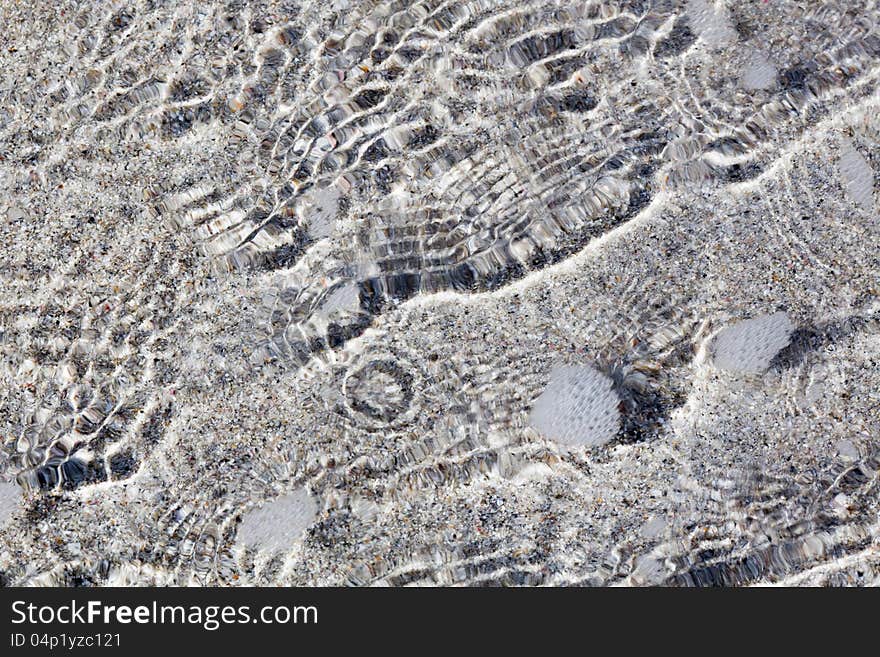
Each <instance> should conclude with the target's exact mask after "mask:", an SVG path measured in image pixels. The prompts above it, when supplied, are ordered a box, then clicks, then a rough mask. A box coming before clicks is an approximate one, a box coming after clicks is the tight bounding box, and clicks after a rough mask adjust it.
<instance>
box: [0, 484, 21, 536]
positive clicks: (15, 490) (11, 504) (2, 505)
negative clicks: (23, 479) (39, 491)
mask: <svg viewBox="0 0 880 657" xmlns="http://www.w3.org/2000/svg"><path fill="white" fill-rule="evenodd" d="M21 493H22V490H21V486H19V485H18V484H15V483H10V482H5V481H0V525H3V524H4V523H6V521H7V520H9V518H10V516H11V515H12V514H13V513H14V512H15V510H16V509H17V508H18V505H19V502H20V501H21Z"/></svg>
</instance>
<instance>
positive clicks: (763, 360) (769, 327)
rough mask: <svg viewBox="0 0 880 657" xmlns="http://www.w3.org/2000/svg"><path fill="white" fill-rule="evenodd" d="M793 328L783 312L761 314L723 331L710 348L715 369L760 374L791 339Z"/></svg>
mask: <svg viewBox="0 0 880 657" xmlns="http://www.w3.org/2000/svg"><path fill="white" fill-rule="evenodd" d="M793 330H794V325H793V324H792V323H791V320H790V319H789V318H788V315H787V314H786V313H784V312H778V313H773V314H772V315H761V316H760V317H755V318H754V319H747V320H745V321H743V322H738V323H736V324H733V325H732V326H728V327H727V328H725V329H723V330H722V331H721V332H720V333H718V335H717V336H716V337H715V341H714V343H713V345H712V359H713V362H714V363H715V366H716V367H718V368H719V369H722V370H728V371H732V372H752V373H758V372H763V371H764V370H766V369H767V368H768V367H769V366H770V361H772V360H773V357H774V356H776V354H778V353H779V352H780V351H781V350H782V349H783V348H784V347H785V346H786V345H787V344H788V343H789V341H790V340H791V333H792V331H793Z"/></svg>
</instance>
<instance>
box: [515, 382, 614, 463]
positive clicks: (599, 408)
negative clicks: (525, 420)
mask: <svg viewBox="0 0 880 657" xmlns="http://www.w3.org/2000/svg"><path fill="white" fill-rule="evenodd" d="M619 403H620V399H619V398H618V397H617V394H616V393H615V392H614V390H612V382H611V379H609V378H608V377H607V376H605V375H604V374H602V373H600V372H597V371H596V370H594V369H593V368H591V367H587V366H583V365H565V366H562V367H557V368H555V369H554V370H553V371H552V372H551V373H550V381H549V382H548V384H547V387H546V388H545V389H544V392H542V393H541V395H540V396H539V397H538V398H537V399H536V400H535V404H534V406H533V407H532V412H531V415H530V417H529V422H530V424H531V425H532V426H533V427H534V428H535V429H537V430H538V431H539V432H540V433H541V435H543V436H544V437H546V438H549V439H551V440H555V441H556V442H559V443H562V444H564V445H587V446H590V447H595V446H598V445H603V444H605V443H607V442H608V441H609V440H611V439H612V438H614V436H615V435H617V431H618V429H619V428H620V411H619V410H618V408H617V406H618V404H619Z"/></svg>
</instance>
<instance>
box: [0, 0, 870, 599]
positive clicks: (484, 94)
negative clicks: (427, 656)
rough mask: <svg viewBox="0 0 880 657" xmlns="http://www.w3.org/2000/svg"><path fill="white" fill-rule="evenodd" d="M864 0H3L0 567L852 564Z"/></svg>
mask: <svg viewBox="0 0 880 657" xmlns="http://www.w3.org/2000/svg"><path fill="white" fill-rule="evenodd" d="M878 18H880V7H878V5H877V3H876V2H874V1H873V0H871V1H868V0H858V1H856V0H845V1H844V0H825V1H820V0H809V1H807V2H794V1H785V0H770V1H769V2H768V1H766V0H743V1H736V2H734V1H729V0H714V1H713V0H682V1H678V0H629V1H627V0H618V1H611V0H608V1H599V0H586V1H582V2H569V1H562V0H560V1H557V2H549V1H544V0H533V1H522V2H513V1H511V0H505V1H501V0H482V1H472V2H471V1H463V2H462V1H455V2H444V1H439V0H432V1H430V2H415V3H414V2H409V1H407V2H363V1H352V2H349V1H348V0H335V1H329V2H298V1H290V2H274V1H266V2H248V1H244V0H241V1H228V2H217V1H209V2H200V3H179V2H163V1H161V0H153V1H146V0H144V1H141V2H61V3H45V2H33V3H28V4H22V3H18V2H12V1H4V0H0V22H2V24H3V25H6V26H7V28H6V29H5V30H4V32H3V34H2V35H0V245H2V246H0V583H2V584H19V585H32V584H62V585H124V584H137V585H152V584H206V585H242V584H244V585H253V584H256V585H268V584H279V583H280V584H309V585H338V584H355V585H367V584H391V585H406V584H417V585H450V584H464V585H616V584H624V585H654V584H665V585H691V586H692V585H697V586H705V585H747V584H760V583H783V584H788V585H815V584H823V585H824V584H827V585H870V584H878V583H880V548H878V545H880V525H878V523H880V520H878V511H880V503H878V494H880V488H878V476H880V397H878V393H877V390H878V389H880V368H878V362H880V273H878V272H880V269H878V255H877V254H878V253H880V222H878V196H877V192H876V185H875V179H876V177H877V175H878V173H880V118H878V109H880V108H878V103H880V101H878V94H877V82H878V76H880V67H878V65H880V30H878V27H877V20H878Z"/></svg>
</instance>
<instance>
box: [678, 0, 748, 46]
mask: <svg viewBox="0 0 880 657" xmlns="http://www.w3.org/2000/svg"><path fill="white" fill-rule="evenodd" d="M687 15H688V18H689V19H690V24H691V27H692V28H693V30H694V32H695V33H696V34H698V35H699V36H700V38H701V39H702V40H703V41H705V42H706V44H707V45H709V46H710V47H712V48H724V47H726V46H729V45H732V44H734V43H736V40H737V34H736V30H734V29H733V25H732V24H731V22H730V17H729V16H728V14H727V10H726V9H724V8H723V7H721V6H719V5H718V4H717V3H715V2H711V1H710V0H688V3H687Z"/></svg>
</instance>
